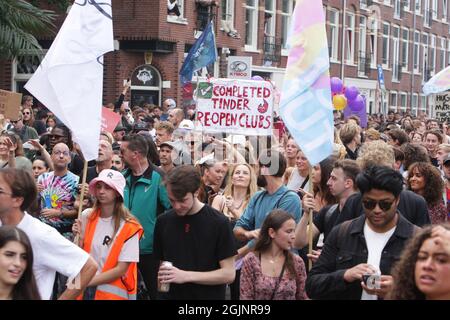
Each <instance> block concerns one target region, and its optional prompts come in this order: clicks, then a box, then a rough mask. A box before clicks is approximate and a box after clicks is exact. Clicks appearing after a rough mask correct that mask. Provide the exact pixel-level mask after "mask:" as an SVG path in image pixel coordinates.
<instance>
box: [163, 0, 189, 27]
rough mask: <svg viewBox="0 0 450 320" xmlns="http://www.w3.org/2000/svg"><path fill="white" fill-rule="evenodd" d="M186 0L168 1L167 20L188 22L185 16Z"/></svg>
mask: <svg viewBox="0 0 450 320" xmlns="http://www.w3.org/2000/svg"><path fill="white" fill-rule="evenodd" d="M184 1H185V0H177V2H176V3H170V4H169V2H170V1H169V2H168V3H167V21H168V22H183V23H187V20H186V18H185V17H184V11H185V10H184Z"/></svg>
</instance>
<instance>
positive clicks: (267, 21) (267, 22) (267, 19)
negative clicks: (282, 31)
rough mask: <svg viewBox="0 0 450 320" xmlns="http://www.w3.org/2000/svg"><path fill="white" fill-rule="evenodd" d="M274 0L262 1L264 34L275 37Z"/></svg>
mask: <svg viewBox="0 0 450 320" xmlns="http://www.w3.org/2000/svg"><path fill="white" fill-rule="evenodd" d="M275 5H276V1H275V0H265V1H264V35H265V36H270V37H275V21H276V15H275V10H276V7H275Z"/></svg>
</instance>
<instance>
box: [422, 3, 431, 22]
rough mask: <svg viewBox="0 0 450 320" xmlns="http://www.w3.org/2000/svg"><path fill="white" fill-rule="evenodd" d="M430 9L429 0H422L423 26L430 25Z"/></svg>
mask: <svg viewBox="0 0 450 320" xmlns="http://www.w3.org/2000/svg"><path fill="white" fill-rule="evenodd" d="M430 12H431V10H430V0H424V3H423V14H424V18H423V20H424V23H423V24H424V26H425V27H428V28H429V27H430V26H431V14H430Z"/></svg>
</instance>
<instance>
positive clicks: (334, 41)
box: [328, 9, 339, 61]
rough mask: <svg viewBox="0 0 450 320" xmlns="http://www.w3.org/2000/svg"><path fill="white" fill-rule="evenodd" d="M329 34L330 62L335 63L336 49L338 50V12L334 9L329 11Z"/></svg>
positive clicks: (336, 57)
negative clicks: (333, 61)
mask: <svg viewBox="0 0 450 320" xmlns="http://www.w3.org/2000/svg"><path fill="white" fill-rule="evenodd" d="M329 21H330V32H329V33H328V36H329V40H328V43H329V45H330V51H331V52H330V57H331V59H332V60H335V61H337V59H338V48H339V11H337V10H336V9H331V10H330V18H329Z"/></svg>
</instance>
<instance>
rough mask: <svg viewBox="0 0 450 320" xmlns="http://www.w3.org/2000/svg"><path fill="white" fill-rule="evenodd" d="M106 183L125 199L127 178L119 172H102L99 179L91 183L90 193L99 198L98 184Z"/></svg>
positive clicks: (109, 170)
mask: <svg viewBox="0 0 450 320" xmlns="http://www.w3.org/2000/svg"><path fill="white" fill-rule="evenodd" d="M100 181H101V182H104V183H105V184H107V185H108V186H110V187H111V188H113V189H114V190H116V191H117V193H118V194H119V195H120V196H121V197H122V199H123V190H124V189H125V178H124V176H123V175H122V174H121V173H120V172H119V171H115V170H111V169H105V170H102V172H100V174H99V175H98V177H97V178H95V179H94V180H92V181H91V183H89V193H91V194H92V195H94V196H95V197H96V196H97V194H96V189H95V186H96V184H97V182H100Z"/></svg>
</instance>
